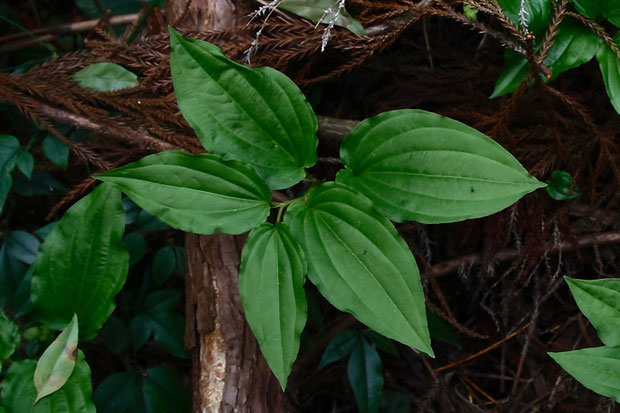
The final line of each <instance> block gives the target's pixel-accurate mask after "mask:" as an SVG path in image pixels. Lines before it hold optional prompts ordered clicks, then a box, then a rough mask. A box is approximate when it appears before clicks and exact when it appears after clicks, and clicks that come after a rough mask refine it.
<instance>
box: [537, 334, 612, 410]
mask: <svg viewBox="0 0 620 413" xmlns="http://www.w3.org/2000/svg"><path fill="white" fill-rule="evenodd" d="M616 326H617V325H616ZM547 354H549V355H550V356H551V357H552V358H553V359H554V360H555V361H556V362H557V363H558V364H559V365H560V366H562V368H563V369H564V370H566V371H567V372H568V373H569V374H570V375H571V376H573V377H574V378H575V379H577V380H578V381H579V382H580V383H581V384H583V385H584V386H585V387H587V388H588V389H590V390H592V391H594V392H596V393H598V394H602V395H603V396H607V397H611V398H612V399H614V400H615V401H616V402H620V375H619V374H618V371H620V348H618V347H593V348H584V349H581V350H575V351H565V352H562V353H547Z"/></svg>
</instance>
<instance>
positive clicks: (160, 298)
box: [144, 288, 183, 314]
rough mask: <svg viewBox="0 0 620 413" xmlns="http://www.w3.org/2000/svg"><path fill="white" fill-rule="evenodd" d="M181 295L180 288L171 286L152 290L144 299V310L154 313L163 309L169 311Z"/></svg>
mask: <svg viewBox="0 0 620 413" xmlns="http://www.w3.org/2000/svg"><path fill="white" fill-rule="evenodd" d="M182 295H183V291H182V290H179V289H172V288H166V289H165V290H157V291H153V292H152V293H151V294H149V296H148V297H146V300H144V309H145V312H147V313H150V314H155V313H160V312H163V311H170V310H172V309H173V307H174V306H175V305H176V304H177V303H178V302H179V300H180V299H181V296H182Z"/></svg>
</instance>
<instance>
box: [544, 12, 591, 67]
mask: <svg viewBox="0 0 620 413" xmlns="http://www.w3.org/2000/svg"><path fill="white" fill-rule="evenodd" d="M601 43H602V40H601V39H600V38H599V37H598V36H597V35H596V34H594V32H592V30H590V29H588V28H587V27H585V26H584V25H583V24H581V23H579V22H578V21H577V20H575V19H573V18H570V17H566V18H565V19H564V20H562V23H560V25H559V26H558V29H557V33H556V35H555V37H554V38H553V45H552V46H551V48H550V49H549V52H548V54H547V57H546V58H545V64H546V65H547V67H549V69H550V70H551V73H552V76H553V77H556V76H557V75H559V74H560V73H562V72H564V71H566V70H568V69H572V68H573V67H577V66H579V65H582V64H584V63H587V62H589V61H590V60H591V59H592V58H593V57H594V55H595V54H596V51H597V50H598V48H599V45H600V44H601Z"/></svg>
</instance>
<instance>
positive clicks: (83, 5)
mask: <svg viewBox="0 0 620 413" xmlns="http://www.w3.org/2000/svg"><path fill="white" fill-rule="evenodd" d="M98 4H99V5H100V6H101V9H103V10H104V11H107V10H109V11H110V15H111V16H116V15H119V14H129V13H137V12H139V11H140V9H141V8H142V1H141V0H97V1H95V0H75V5H76V6H77V7H78V8H79V9H80V10H81V11H82V13H84V15H85V16H86V17H87V18H89V19H98V18H103V17H104V16H101V15H100V14H99V8H98V7H97V5H98Z"/></svg>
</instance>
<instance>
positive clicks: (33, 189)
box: [13, 171, 67, 196]
mask: <svg viewBox="0 0 620 413" xmlns="http://www.w3.org/2000/svg"><path fill="white" fill-rule="evenodd" d="M13 190H14V191H15V193H17V194H19V195H21V196H35V195H52V194H58V193H62V192H66V191H67V187H66V186H65V185H63V184H62V183H61V182H60V181H59V180H58V179H56V178H54V177H53V176H52V175H50V174H49V173H48V172H45V171H34V172H33V173H32V177H31V178H30V179H28V178H26V177H24V176H17V177H15V183H14V185H13Z"/></svg>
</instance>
